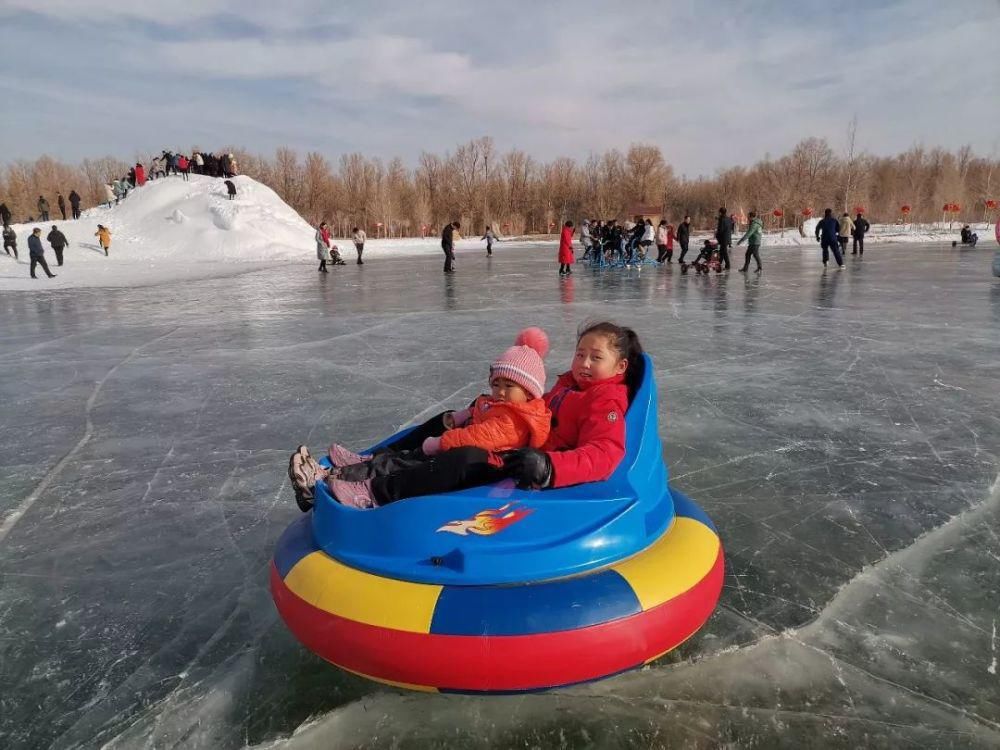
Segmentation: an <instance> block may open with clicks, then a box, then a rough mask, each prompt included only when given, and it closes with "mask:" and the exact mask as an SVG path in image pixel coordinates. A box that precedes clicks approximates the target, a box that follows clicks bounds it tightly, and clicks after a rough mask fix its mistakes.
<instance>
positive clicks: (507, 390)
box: [490, 377, 528, 404]
mask: <svg viewBox="0 0 1000 750" xmlns="http://www.w3.org/2000/svg"><path fill="white" fill-rule="evenodd" d="M490 390H491V391H492V392H493V398H495V399H496V400H497V401H509V402H510V403H512V404H523V403H525V402H526V401H527V400H528V392H527V391H526V390H524V388H522V387H521V386H519V385H518V384H517V383H515V382H514V381H513V380H510V379H508V378H501V377H496V378H493V380H491V381H490Z"/></svg>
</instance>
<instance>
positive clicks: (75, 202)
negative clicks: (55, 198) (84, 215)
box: [69, 190, 80, 219]
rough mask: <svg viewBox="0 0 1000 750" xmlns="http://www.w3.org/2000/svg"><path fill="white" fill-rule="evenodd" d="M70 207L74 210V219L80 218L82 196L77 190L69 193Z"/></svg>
mask: <svg viewBox="0 0 1000 750" xmlns="http://www.w3.org/2000/svg"><path fill="white" fill-rule="evenodd" d="M69 205H70V208H72V209H73V218H74V219H79V218H80V194H79V193H77V192H76V191H75V190H71V191H70V192H69Z"/></svg>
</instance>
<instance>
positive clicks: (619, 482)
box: [307, 355, 707, 586]
mask: <svg viewBox="0 0 1000 750" xmlns="http://www.w3.org/2000/svg"><path fill="white" fill-rule="evenodd" d="M625 431H626V444H625V458H624V459H623V460H622V462H621V463H620V464H619V466H618V468H617V469H616V470H615V472H614V474H612V476H611V477H610V478H609V479H608V480H607V481H604V482H592V483H588V484H582V485H577V486H574V487H566V488H562V489H556V490H543V491H531V490H519V489H516V488H515V487H514V486H513V483H511V482H509V481H508V482H501V483H499V484H495V485H487V486H483V487H473V488H470V489H467V490H462V491H459V492H453V493H449V494H446V495H426V496H423V497H420V498H411V499H408V500H402V501H400V502H396V503H393V504H391V505H387V506H385V507H383V508H378V509H375V510H357V509H355V508H349V507H346V506H343V505H341V504H340V503H338V502H337V501H336V500H334V499H333V497H332V496H331V495H330V493H329V491H328V489H327V487H326V485H325V483H322V482H320V483H318V484H317V485H316V505H315V509H314V511H313V513H312V514H311V516H309V517H307V518H311V521H312V531H313V541H314V543H315V544H316V546H318V547H319V548H320V549H322V550H323V551H324V552H326V554H328V555H329V556H330V557H333V558H334V559H336V560H339V561H341V562H343V563H345V564H347V565H349V566H351V567H354V568H359V569H361V570H364V571H367V572H370V573H374V574H377V575H381V576H385V577H389V578H397V579H401V580H406V581H414V582H419V583H433V584H441V585H470V586H480V585H500V584H510V583H519V582H526V581H544V580H547V579H550V578H561V577H564V576H570V575H576V574H579V573H584V572H587V571H590V570H594V569H596V568H600V567H604V566H607V565H611V564H613V563H615V562H618V561H620V560H622V559H624V558H626V557H630V556H632V555H634V554H636V553H638V552H640V551H642V550H644V549H646V548H647V547H648V546H649V545H650V544H652V543H653V541H654V540H656V539H657V538H659V536H660V535H661V534H662V533H663V532H664V530H665V529H666V528H667V527H668V526H669V525H670V523H671V521H672V520H673V518H674V500H673V498H672V496H671V492H670V490H668V488H667V469H666V465H665V463H664V461H663V456H662V447H661V444H660V438H659V428H658V424H657V398H656V383H655V381H654V378H653V365H652V360H651V359H650V358H649V356H648V355H646V357H645V358H644V365H643V377H642V381H641V386H640V387H639V389H638V391H637V392H636V394H635V397H634V398H633V400H632V403H631V405H630V406H629V409H628V412H627V414H626V416H625ZM393 439H394V438H390V439H389V440H388V441H386V442H391V441H392V440H393ZM695 508H696V506H695ZM691 512H692V513H694V512H695V511H691ZM698 512H700V511H698ZM706 522H707V519H706Z"/></svg>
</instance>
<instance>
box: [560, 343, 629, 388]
mask: <svg viewBox="0 0 1000 750" xmlns="http://www.w3.org/2000/svg"><path fill="white" fill-rule="evenodd" d="M626 367H628V360H626V359H624V358H622V357H620V356H619V355H618V352H616V351H615V350H614V349H612V348H611V346H610V345H609V342H608V337H607V336H604V335H602V334H600V333H588V334H587V335H586V336H584V337H583V338H582V339H580V343H578V344H577V345H576V354H574V355H573V367H572V373H573V377H574V378H576V382H578V383H584V382H588V381H593V380H604V379H605V378H610V377H612V376H613V375H620V374H621V373H623V372H625V368H626Z"/></svg>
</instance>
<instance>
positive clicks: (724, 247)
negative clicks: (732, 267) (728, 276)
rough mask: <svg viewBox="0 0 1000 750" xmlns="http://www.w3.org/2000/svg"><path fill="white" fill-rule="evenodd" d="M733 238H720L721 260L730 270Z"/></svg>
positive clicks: (723, 265) (724, 266)
mask: <svg viewBox="0 0 1000 750" xmlns="http://www.w3.org/2000/svg"><path fill="white" fill-rule="evenodd" d="M731 242H732V240H719V262H720V263H721V264H722V267H723V268H725V269H726V270H727V271H728V270H729V244H730V243H731Z"/></svg>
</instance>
